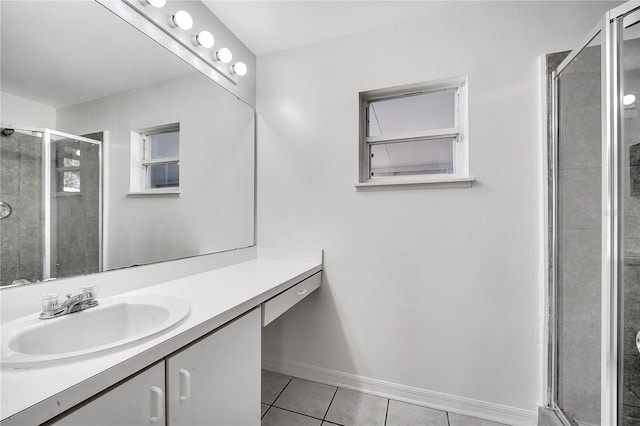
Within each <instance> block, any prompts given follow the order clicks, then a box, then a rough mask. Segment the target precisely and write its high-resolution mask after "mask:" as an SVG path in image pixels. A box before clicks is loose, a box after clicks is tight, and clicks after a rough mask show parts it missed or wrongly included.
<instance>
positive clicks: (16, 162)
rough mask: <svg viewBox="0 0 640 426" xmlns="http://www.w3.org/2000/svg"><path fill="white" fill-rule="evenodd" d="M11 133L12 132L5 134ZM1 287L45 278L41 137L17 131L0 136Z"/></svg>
mask: <svg viewBox="0 0 640 426" xmlns="http://www.w3.org/2000/svg"><path fill="white" fill-rule="evenodd" d="M6 133H9V132H6ZM0 201H2V202H4V203H7V204H8V205H9V206H11V209H12V213H11V215H10V216H9V217H6V218H4V219H0V253H1V256H0V285H3V286H4V285H10V284H11V283H12V282H13V281H14V280H17V279H26V280H28V281H36V280H40V279H41V278H42V263H41V259H42V233H41V229H42V226H41V223H42V222H41V220H42V218H41V210H42V136H41V135H37V134H36V135H34V134H32V133H31V132H21V131H14V132H13V133H12V134H10V135H5V133H3V134H2V135H1V136H0Z"/></svg>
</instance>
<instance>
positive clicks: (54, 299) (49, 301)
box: [40, 293, 60, 312]
mask: <svg viewBox="0 0 640 426" xmlns="http://www.w3.org/2000/svg"><path fill="white" fill-rule="evenodd" d="M40 303H41V304H42V312H48V311H55V310H57V309H60V293H49V294H45V295H44V296H42V298H41V299H40Z"/></svg>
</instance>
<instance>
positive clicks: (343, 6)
mask: <svg viewBox="0 0 640 426" xmlns="http://www.w3.org/2000/svg"><path fill="white" fill-rule="evenodd" d="M477 2H478V0H475V1H451V0H449V1H426V0H414V1H364V0H358V1H331V0H320V1H318V0H315V1H270V0H262V1H216V0H203V3H204V4H205V5H206V6H207V7H208V8H209V9H210V10H211V11H212V12H213V13H214V14H215V15H216V16H217V17H218V18H220V20H221V21H222V22H223V23H224V24H225V25H226V26H227V27H228V28H229V29H230V30H231V31H232V32H233V33H234V34H235V35H236V36H237V37H238V38H239V39H240V40H242V42H243V43H244V44H245V45H246V46H247V47H248V48H249V49H251V51H252V52H253V53H254V54H255V55H256V56H260V55H265V54H268V53H272V52H276V51H279V50H284V49H290V48H293V47H298V46H304V45H307V44H312V43H318V42H321V41H324V40H329V39H332V38H338V37H343V36H347V35H350V34H356V33H360V32H364V31H368V30H371V29H374V28H379V27H385V26H389V25H393V24H396V23H399V22H404V21H409V20H413V19H417V18H421V17H424V16H427V15H434V14H438V13H443V12H447V11H451V10H454V9H459V8H461V7H466V6H469V5H472V4H475V3H477Z"/></svg>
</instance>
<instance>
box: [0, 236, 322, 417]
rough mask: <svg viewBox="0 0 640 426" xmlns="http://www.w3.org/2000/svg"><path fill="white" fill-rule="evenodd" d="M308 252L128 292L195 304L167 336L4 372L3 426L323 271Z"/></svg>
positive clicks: (49, 412)
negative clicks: (78, 357)
mask: <svg viewBox="0 0 640 426" xmlns="http://www.w3.org/2000/svg"><path fill="white" fill-rule="evenodd" d="M305 252H306V253H305ZM305 252H302V251H293V252H289V251H287V250H282V251H279V250H278V249H265V250H263V251H262V252H261V251H260V250H259V251H258V255H257V258H256V259H253V260H248V261H243V262H241V263H237V264H233V265H229V266H224V267H220V268H218V269H214V270H211V271H207V272H203V273H199V274H196V275H191V276H187V277H183V278H179V279H175V280H172V281H168V282H164V283H160V284H155V285H151V286H148V287H143V288H140V289H137V290H134V291H131V292H128V293H124V295H127V294H130V295H146V294H148V295H166V296H172V297H177V298H180V299H183V300H185V301H187V302H189V303H190V304H191V312H190V314H189V315H188V316H187V317H186V318H185V319H184V320H183V321H182V322H181V323H179V324H178V325H177V326H175V327H174V328H172V329H170V330H169V331H167V332H165V333H162V334H160V335H157V336H153V337H149V338H147V339H145V340H142V341H141V342H140V341H139V342H136V343H133V344H131V345H129V346H125V347H120V348H117V349H114V350H111V351H108V352H105V353H102V354H98V355H95V354H94V355H93V356H91V357H90V358H87V359H82V358H81V359H75V360H69V361H66V362H60V363H57V364H54V365H51V366H45V367H41V368H31V369H11V368H4V367H3V368H2V371H1V376H0V393H1V395H0V396H1V399H2V405H1V411H0V418H1V419H2V424H3V425H13V424H38V423H41V422H43V421H45V420H48V419H50V418H52V417H54V416H56V415H58V414H60V413H62V412H64V411H66V410H67V409H69V408H71V407H73V406H74V405H76V404H78V403H80V402H82V401H84V400H85V399H87V398H88V397H90V396H92V395H94V394H96V393H98V392H100V391H102V390H104V389H106V388H108V387H109V386H111V385H113V384H115V383H117V382H119V381H120V380H123V379H125V378H126V377H128V376H130V375H132V374H134V373H136V372H137V371H139V370H141V369H143V368H145V367H147V366H148V365H150V364H153V363H154V362H156V361H159V360H161V359H162V358H164V357H166V356H167V355H169V354H170V353H172V352H174V351H176V350H178V349H180V348H181V347H183V346H185V345H188V344H189V343H190V342H192V341H194V340H196V339H198V338H199V337H201V336H203V335H205V334H207V333H209V332H211V331H212V330H214V329H216V328H218V327H220V326H222V325H223V324H225V323H226V322H228V321H230V320H232V319H233V318H235V317H237V316H239V315H241V314H243V313H244V312H247V311H249V310H251V309H252V308H254V307H256V306H258V305H260V304H261V303H262V302H264V301H266V300H268V299H270V298H271V297H273V296H275V295H277V294H278V293H280V292H282V291H284V290H286V289H287V288H289V287H291V286H292V285H294V284H296V283H297V282H299V281H301V280H303V279H305V278H307V277H309V276H311V275H313V274H315V273H316V272H318V271H320V270H322V251H321V250H309V251H305ZM288 254H289V256H287V255H288ZM34 315H37V313H34ZM72 315H74V314H72Z"/></svg>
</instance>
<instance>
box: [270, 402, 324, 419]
mask: <svg viewBox="0 0 640 426" xmlns="http://www.w3.org/2000/svg"><path fill="white" fill-rule="evenodd" d="M273 408H277V409H278V410H284V411H288V412H290V413H293V414H299V415H301V416H305V417H310V418H312V419H316V420H320V421H321V422H322V421H324V420H323V419H321V418H320V417H316V416H310V415H309V414H303V413H300V412H298V411H293V410H290V409H288V408H282V407H278V406H277V405H274V406H273ZM327 421H328V420H327Z"/></svg>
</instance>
